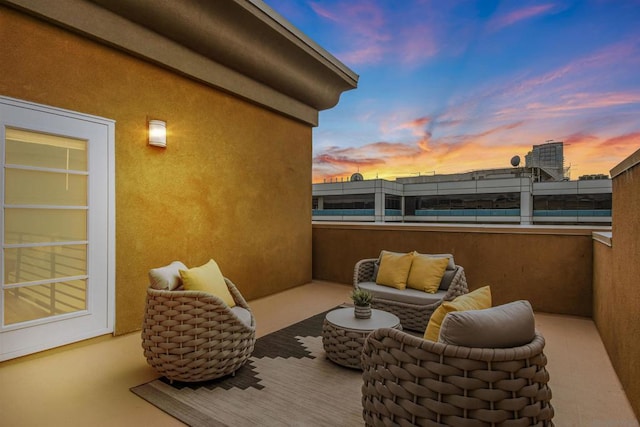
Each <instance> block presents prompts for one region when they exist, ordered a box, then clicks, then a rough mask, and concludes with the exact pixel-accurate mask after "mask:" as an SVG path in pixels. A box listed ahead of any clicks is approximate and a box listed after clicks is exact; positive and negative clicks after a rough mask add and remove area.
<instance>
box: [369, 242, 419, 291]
mask: <svg viewBox="0 0 640 427" xmlns="http://www.w3.org/2000/svg"><path fill="white" fill-rule="evenodd" d="M412 259H413V253H412V252H409V253H408V254H399V253H395V252H388V251H382V254H381V256H380V268H379V269H378V276H377V277H376V283H377V284H378V285H383V286H391V287H394V288H396V289H406V287H407V277H408V276H409V269H410V268H411V260H412Z"/></svg>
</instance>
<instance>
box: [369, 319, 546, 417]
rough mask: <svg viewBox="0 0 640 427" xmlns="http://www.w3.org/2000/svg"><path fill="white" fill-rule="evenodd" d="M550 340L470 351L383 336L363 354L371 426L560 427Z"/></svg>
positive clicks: (388, 332) (386, 332)
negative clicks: (547, 346) (550, 383)
mask: <svg viewBox="0 0 640 427" xmlns="http://www.w3.org/2000/svg"><path fill="white" fill-rule="evenodd" d="M543 348H544V338H543V337H542V336H541V335H539V334H536V337H535V338H534V340H533V341H532V342H531V343H529V344H527V345H524V346H522V347H516V348H505V349H486V348H484V349H480V348H467V347H459V346H455V345H446V344H442V343H436V342H432V341H426V340H423V339H420V338H417V337H414V336H410V335H408V334H405V333H403V332H400V331H396V330H393V329H378V330H376V331H375V332H373V333H372V334H371V335H370V336H369V337H368V338H367V340H366V342H365V345H364V348H363V356H362V365H363V374H362V378H363V382H364V383H363V386H362V406H363V418H364V421H365V424H366V425H367V426H391V425H400V426H409V425H420V426H451V427H467V426H478V427H485V426H486V427H493V426H504V427H506V426H523V427H524V426H540V427H552V426H553V425H554V424H553V422H552V421H551V420H552V418H553V415H554V411H553V407H552V406H551V403H550V400H551V390H550V389H549V387H548V384H547V383H548V381H549V374H548V373H547V370H546V368H545V366H546V364H547V359H546V357H545V355H544V353H543V351H542V350H543Z"/></svg>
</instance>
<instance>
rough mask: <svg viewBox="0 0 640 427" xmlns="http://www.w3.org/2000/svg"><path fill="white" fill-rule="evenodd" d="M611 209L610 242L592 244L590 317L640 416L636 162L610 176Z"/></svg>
mask: <svg viewBox="0 0 640 427" xmlns="http://www.w3.org/2000/svg"><path fill="white" fill-rule="evenodd" d="M636 154H637V153H636ZM612 210H613V212H612V214H613V217H612V246H611V247H607V246H604V245H602V244H599V243H594V245H595V254H594V255H595V261H594V264H595V271H596V273H595V274H594V285H593V287H594V308H593V318H594V321H595V323H596V326H597V327H598V331H599V332H600V336H601V337H602V342H603V343H604V345H605V347H606V349H607V353H608V354H609V357H610V358H611V363H612V364H613V367H614V369H615V370H616V373H617V374H618V378H620V382H621V383H622V386H623V387H624V389H625V392H626V393H627V397H628V398H629V402H630V403H631V406H632V407H633V410H634V412H635V414H636V416H638V417H639V418H640V363H639V362H638V361H639V360H640V340H639V339H638V337H640V291H639V290H640V164H636V165H635V166H632V167H631V168H629V169H627V170H626V171H624V172H622V173H621V174H620V175H617V176H615V177H614V179H613V209H612Z"/></svg>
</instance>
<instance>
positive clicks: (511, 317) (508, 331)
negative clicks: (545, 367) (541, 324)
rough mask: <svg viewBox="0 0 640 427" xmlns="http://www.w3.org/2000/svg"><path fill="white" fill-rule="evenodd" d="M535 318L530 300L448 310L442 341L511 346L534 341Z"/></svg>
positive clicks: (465, 345)
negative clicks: (478, 308) (477, 308)
mask: <svg viewBox="0 0 640 427" xmlns="http://www.w3.org/2000/svg"><path fill="white" fill-rule="evenodd" d="M534 336H535V318H534V315H533V309H532V308H531V304H529V301H525V300H521V301H514V302H511V303H508V304H504V305H499V306H496V307H491V308H487V309H484V310H469V311H456V312H451V313H448V314H447V315H446V316H445V318H444V320H443V321H442V326H441V327H440V335H439V338H438V341H439V342H442V343H445V344H454V345H459V346H464V347H478V348H510V347H520V346H522V345H525V344H528V343H530V342H531V341H532V340H533V338H534Z"/></svg>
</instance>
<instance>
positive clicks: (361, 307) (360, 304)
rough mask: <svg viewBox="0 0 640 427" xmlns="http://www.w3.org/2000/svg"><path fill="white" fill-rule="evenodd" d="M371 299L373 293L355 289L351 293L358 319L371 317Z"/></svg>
mask: <svg viewBox="0 0 640 427" xmlns="http://www.w3.org/2000/svg"><path fill="white" fill-rule="evenodd" d="M371 299H373V295H371V292H369V291H367V290H365V289H360V288H355V289H354V290H353V292H351V300H352V301H353V305H354V306H355V307H354V313H355V316H356V318H357V319H368V318H370V317H371Z"/></svg>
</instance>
